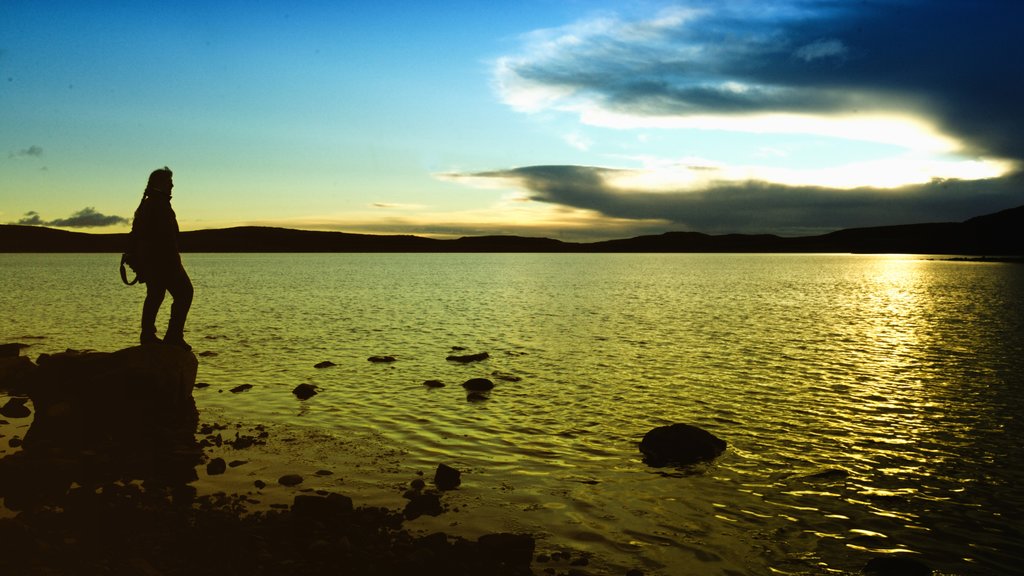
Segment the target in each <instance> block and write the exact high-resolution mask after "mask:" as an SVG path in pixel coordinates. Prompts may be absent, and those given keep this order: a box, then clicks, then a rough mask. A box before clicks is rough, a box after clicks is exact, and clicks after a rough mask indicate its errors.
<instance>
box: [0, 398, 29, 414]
mask: <svg viewBox="0 0 1024 576" xmlns="http://www.w3.org/2000/svg"><path fill="white" fill-rule="evenodd" d="M26 402H28V398H11V399H10V400H8V401H7V403H6V404H4V405H3V406H2V407H0V415H2V416H5V417H7V418H28V417H29V416H31V415H32V411H31V410H29V409H28V406H25V403H26Z"/></svg>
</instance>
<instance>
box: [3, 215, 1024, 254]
mask: <svg viewBox="0 0 1024 576" xmlns="http://www.w3.org/2000/svg"><path fill="white" fill-rule="evenodd" d="M1022 230H1024V206H1020V207H1017V208H1011V209H1009V210H1003V211H1002V212H997V213H995V214H988V215H985V216H978V217H976V218H971V219H970V220H967V221H965V222H945V223H930V224H905V225H901V226H879V227H874V228H849V229H845V230H839V231H836V232H830V233H828V234H822V235H818V236H800V237H796V238H786V237H781V236H774V235H771V234H756V235H748V234H724V235H710V234H702V233H700V232H666V233H664V234H658V235H652V236H638V237H636V238H627V239H622V240H606V241H602V242H589V243H578V242H562V241H560V240H552V239H550V238H524V237H520V236H468V237H464V238H458V239H453V240H437V239H433V238H423V237H420V236H408V235H399V236H386V235H373V234H348V233H345V232H317V231H310V230H291V229H287V228H269V227H258V226H244V227H238V228H223V229H217V230H196V231H192V232H182V234H181V242H180V243H181V249H182V251H183V252H854V253H874V254H879V253H905V254H956V255H975V256H1006V255H1017V256H1019V255H1022V254H1024V234H1022V233H1021V231H1022ZM127 243H128V235H127V234H87V233H82V232H68V231H65V230H55V229H52V228H43V227H38V226H18V225H0V252H114V253H117V252H122V251H123V250H124V248H125V246H126V245H127Z"/></svg>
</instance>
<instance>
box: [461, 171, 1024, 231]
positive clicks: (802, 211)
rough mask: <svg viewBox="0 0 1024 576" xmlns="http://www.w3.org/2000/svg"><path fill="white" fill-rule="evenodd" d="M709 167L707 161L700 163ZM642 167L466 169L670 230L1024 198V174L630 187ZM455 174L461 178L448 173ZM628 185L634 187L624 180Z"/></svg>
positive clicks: (855, 220) (847, 222) (975, 210)
mask: <svg viewBox="0 0 1024 576" xmlns="http://www.w3.org/2000/svg"><path fill="white" fill-rule="evenodd" d="M699 168H701V170H698V171H705V170H706V169H704V168H703V167H699ZM644 176H645V172H644V171H643V170H618V169H611V168H602V167H594V166H526V167H521V168H515V169H511V170H499V171H490V172H478V173H472V174H466V175H464V177H466V178H467V179H468V181H469V182H486V181H488V180H492V181H501V182H504V183H505V184H506V185H509V184H512V185H518V186H520V187H522V188H523V189H524V190H526V191H527V193H528V194H529V195H530V199H531V200H534V201H538V202H544V203H552V204H557V205H561V206H567V207H571V208H574V209H580V210H590V211H594V212H597V213H599V214H601V215H603V216H605V217H607V218H619V219H627V220H630V219H632V220H637V221H650V220H654V219H660V220H661V221H663V222H665V223H667V226H666V228H667V229H680V228H681V229H688V230H694V231H700V232H709V233H733V232H736V233H765V232H771V233H779V234H790V235H797V234H810V233H822V232H829V231H833V230H837V229H841V228H851V227H863V226H881V225H892V224H908V223H917V222H951V221H962V220H965V219H967V218H970V217H973V216H978V215H981V214H986V213H990V212H996V211H998V210H1002V209H1005V208H1007V207H1010V206H1015V205H1019V204H1021V203H1024V175H1021V174H1017V175H1015V176H1013V177H1007V178H993V179H986V180H975V181H965V180H935V181H933V182H929V183H927V184H915V185H910V186H905V187H902V188H898V189H882V188H868V187H864V188H856V189H851V190H842V191H837V190H835V189H832V188H824V187H816V186H786V185H781V184H776V183H770V182H765V181H755V180H750V181H711V182H709V183H708V184H707V186H706V187H704V188H702V189H687V190H680V189H675V190H671V189H669V190H659V191H652V190H651V189H650V188H647V187H644V188H631V187H629V186H628V183H629V182H636V181H641V182H642V181H643V179H644ZM449 177H450V178H452V179H458V178H459V176H455V175H449ZM623 183H627V185H625V186H624V185H623Z"/></svg>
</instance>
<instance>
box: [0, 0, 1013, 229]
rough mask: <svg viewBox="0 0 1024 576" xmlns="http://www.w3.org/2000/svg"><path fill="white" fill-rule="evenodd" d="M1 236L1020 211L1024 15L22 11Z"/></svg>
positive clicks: (869, 9) (8, 60)
mask: <svg viewBox="0 0 1024 576" xmlns="http://www.w3.org/2000/svg"><path fill="white" fill-rule="evenodd" d="M3 13H4V17H3V18H2V19H0V222H4V223H13V222H23V223H33V224H44V225H50V226H55V227H62V228H68V229H81V230H88V231H104V232H107V231H122V230H125V229H127V218H128V217H130V215H131V213H132V211H133V210H134V208H135V205H136V204H137V202H138V198H139V196H140V195H141V192H142V188H143V187H144V185H145V180H146V176H147V175H148V173H149V172H150V171H151V170H153V169H154V168H158V167H161V166H164V165H167V166H170V167H171V169H172V170H174V172H175V183H176V187H175V198H174V205H175V208H176V210H177V212H178V218H179V222H180V223H181V226H182V228H184V229H200V228H217V227H227V226H236V225H248V224H260V225H273V226H286V227H293V228H314V229H326V230H343V231H350V232H369V233H380V234H390V233H413V234H422V235H441V236H445V235H454V236H460V235H479V234H520V235H531V236H550V237H556V238H563V239H570V240H577V239H582V240H590V239H598V238H609V237H626V236H633V235H639V234H645V233H658V232H664V231H668V230H697V231H704V232H712V233H724V232H748V233H762V232H774V233H779V234H784V235H792V234H802V233H813V232H821V231H828V230H834V229H837V228H843V227H853V226H870V225H883V224H893V223H907V222H927V221H956V220H963V219H966V218H969V217H972V216H975V215H979V214H984V213H988V212H992V211H996V210H1000V209H1004V208H1009V207H1013V206H1017V205H1020V204H1024V187H1022V186H1021V184H1022V181H1021V178H1020V177H1019V176H1018V170H1019V168H1020V166H1021V164H1020V163H1021V160H1022V159H1024V146H1022V145H1021V140H1020V134H1022V133H1024V131H1022V129H1024V120H1022V113H1021V111H1020V108H1019V103H1020V102H1022V101H1024V73H1022V72H1024V70H1022V68H1024V64H1022V61H1024V53H1022V52H1024V51H1022V48H1021V43H1020V42H1019V41H1017V40H1016V34H1017V32H1016V26H1017V23H1019V22H1020V21H1021V16H1024V10H1022V8H1021V7H1020V4H1018V3H1016V2H1002V1H994V0H993V1H989V2H986V1H967V0H957V1H950V0H930V1H928V2H924V1H914V0H892V1H881V0H875V1H866V2H843V1H824V0H821V1H810V0H803V1H801V0H790V1H786V2H771V3H765V2H753V1H731V2H696V1H695V2H675V3H667V2H643V1H637V2H609V3H600V2H571V1H569V2H566V1H561V2H554V1H552V2H547V1H533V2H515V3H499V2H489V3H482V2H445V3H440V4H431V3H414V2H390V3H389V2H375V3H344V2H302V3H285V2H215V3H197V2H171V3H147V2H87V1H85V2H83V1H79V2H27V1H25V2H23V1H17V0H3Z"/></svg>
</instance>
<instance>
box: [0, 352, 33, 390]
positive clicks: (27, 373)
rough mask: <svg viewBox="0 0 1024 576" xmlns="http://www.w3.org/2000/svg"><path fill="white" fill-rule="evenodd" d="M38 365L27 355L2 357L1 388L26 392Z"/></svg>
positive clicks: (0, 363)
mask: <svg viewBox="0 0 1024 576" xmlns="http://www.w3.org/2000/svg"><path fill="white" fill-rule="evenodd" d="M35 369H36V365H35V364H33V363H32V361H31V360H29V359H28V358H26V357H25V356H18V355H13V356H6V357H0V390H7V391H8V392H13V393H24V392H25V391H26V386H28V383H29V379H30V378H31V375H32V374H33V372H34V371H35Z"/></svg>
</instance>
